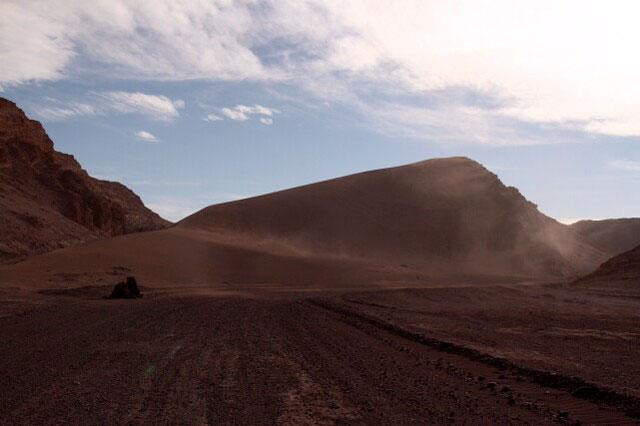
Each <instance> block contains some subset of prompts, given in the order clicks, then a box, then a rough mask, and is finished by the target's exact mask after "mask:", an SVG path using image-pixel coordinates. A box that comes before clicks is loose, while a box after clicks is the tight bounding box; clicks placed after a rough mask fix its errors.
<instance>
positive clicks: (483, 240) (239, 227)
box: [178, 158, 606, 277]
mask: <svg viewBox="0 0 640 426" xmlns="http://www.w3.org/2000/svg"><path fill="white" fill-rule="evenodd" d="M178 226H179V227H181V228H188V229H203V230H207V231H209V232H213V233H216V234H226V235H239V236H244V237H246V238H249V239H252V240H254V241H276V242H279V243H281V244H285V245H287V246H289V247H292V248H295V249H297V250H300V251H301V252H303V253H307V254H313V253H324V254H331V255H334V256H343V257H349V258H358V259H366V260H368V261H372V260H375V262H376V263H380V264H384V263H388V264H391V265H398V264H407V265H410V266H412V267H416V266H417V267H422V266H429V267H436V268H437V269H439V270H440V271H441V272H443V273H453V272H455V273H465V274H467V273H471V274H473V273H482V274H493V275H503V274H504V275H517V276H537V277H540V276H566V275H574V274H578V273H581V272H585V271H588V270H589V269H592V268H593V267H594V266H595V265H597V264H598V263H599V262H601V261H603V260H604V259H605V258H606V255H605V254H604V253H602V252H601V251H599V250H596V249H594V248H593V247H592V246H591V245H590V244H589V243H588V242H586V241H585V240H584V239H583V238H582V237H580V236H578V235H577V234H576V233H575V232H574V231H572V230H571V229H570V228H568V227H566V226H565V225H562V224H560V223H558V222H556V221H555V220H553V219H551V218H549V217H547V216H545V215H543V214H542V213H540V212H539V211H538V210H537V208H536V206H535V205H534V204H532V203H530V202H528V201H527V200H526V199H525V198H524V197H523V196H522V195H521V194H520V193H519V192H518V190H517V189H515V188H512V187H507V186H505V185H503V184H502V183H501V182H500V180H499V179H498V178H497V176H496V175H494V174H493V173H491V172H489V171H488V170H487V169H485V168H484V167H483V166H482V165H480V164H478V163H477V162H475V161H472V160H469V159H467V158H445V159H434V160H428V161H424V162H420V163H415V164H410V165H407V166H401V167H395V168H390V169H383V170H376V171H371V172H366V173H359V174H356V175H351V176H346V177H342V178H338V179H333V180H329V181H325V182H321V183H317V184H312V185H307V186H303V187H298V188H294V189H290V190H286V191H281V192H277V193H273V194H269V195H264V196H260V197H255V198H251V199H247V200H241V201H237V202H232V203H226V204H220V205H215V206H211V207H208V208H206V209H204V210H202V211H200V212H198V213H196V214H194V215H193V216H191V217H188V218H186V219H185V220H183V221H182V222H180V223H179V225H178Z"/></svg>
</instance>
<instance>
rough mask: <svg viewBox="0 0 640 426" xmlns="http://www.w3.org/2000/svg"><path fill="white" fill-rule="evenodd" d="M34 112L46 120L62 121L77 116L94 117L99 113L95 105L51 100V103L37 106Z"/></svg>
mask: <svg viewBox="0 0 640 426" xmlns="http://www.w3.org/2000/svg"><path fill="white" fill-rule="evenodd" d="M34 112H35V113H36V114H37V115H38V116H40V118H42V119H44V120H48V121H62V120H67V119H70V118H73V117H77V116H83V115H94V114H96V112H97V111H96V108H95V107H94V106H93V105H89V104H85V103H79V102H70V103H68V104H63V103H60V102H57V101H55V100H50V102H49V103H45V104H43V105H38V106H36V107H35V108H34Z"/></svg>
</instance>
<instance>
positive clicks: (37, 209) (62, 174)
mask: <svg viewBox="0 0 640 426" xmlns="http://www.w3.org/2000/svg"><path fill="white" fill-rule="evenodd" d="M168 224H169V223H168V222H167V221H165V220H164V219H162V218H161V217H160V216H158V215H157V214H155V213H154V212H152V211H151V210H149V209H148V208H146V207H145V206H144V204H143V203H142V201H141V200H140V198H139V197H138V196H137V195H136V194H135V193H133V192H132V191H131V190H129V189H128V188H127V187H125V186H124V185H121V184H119V183H117V182H108V181H102V180H98V179H94V178H92V177H91V176H89V175H88V174H87V172H86V171H85V170H83V169H82V167H81V166H80V164H79V163H78V162H77V161H76V160H75V158H74V157H73V156H72V155H68V154H62V153H59V152H57V151H55V150H54V147H53V142H52V141H51V139H50V138H49V137H48V136H47V134H46V132H45V130H44V128H43V127H42V125H41V124H40V123H39V122H37V121H35V120H30V119H29V118H28V117H27V116H26V115H25V113H24V112H23V111H22V110H21V109H20V108H18V107H17V106H16V104H15V103H13V102H11V101H9V100H7V99H3V98H0V262H3V261H4V262H6V261H15V260H19V259H21V258H24V257H26V256H29V255H31V254H37V253H43V252H46V251H49V250H52V249H56V248H61V247H65V246H68V245H70V244H74V243H79V242H84V241H89V240H92V239H96V238H101V237H107V236H115V235H121V234H126V233H131V232H139V231H149V230H155V229H161V228H164V227H166V226H167V225H168Z"/></svg>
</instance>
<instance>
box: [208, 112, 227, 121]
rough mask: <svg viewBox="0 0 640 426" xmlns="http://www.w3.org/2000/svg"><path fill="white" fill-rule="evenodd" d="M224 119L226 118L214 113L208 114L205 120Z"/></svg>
mask: <svg viewBox="0 0 640 426" xmlns="http://www.w3.org/2000/svg"><path fill="white" fill-rule="evenodd" d="M222 120H224V118H222V117H220V116H219V115H216V114H214V113H211V114H207V116H206V117H205V118H204V121H212V122H213V121H222Z"/></svg>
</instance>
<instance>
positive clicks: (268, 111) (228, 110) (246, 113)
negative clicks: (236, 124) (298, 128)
mask: <svg viewBox="0 0 640 426" xmlns="http://www.w3.org/2000/svg"><path fill="white" fill-rule="evenodd" d="M220 111H221V113H222V115H224V116H225V117H227V118H228V119H229V120H233V121H247V120H249V118H250V117H251V116H252V115H257V116H260V119H259V121H260V123H262V124H265V125H267V126H268V125H271V124H273V118H271V117H273V115H274V114H278V113H279V112H280V111H279V110H277V109H275V108H269V107H266V106H263V105H258V104H255V105H253V106H248V105H236V106H234V107H225V108H222V109H221V110H220ZM210 115H211V114H210ZM213 115H214V116H215V114H213ZM215 117H216V118H217V119H222V118H221V117H218V116H215Z"/></svg>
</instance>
